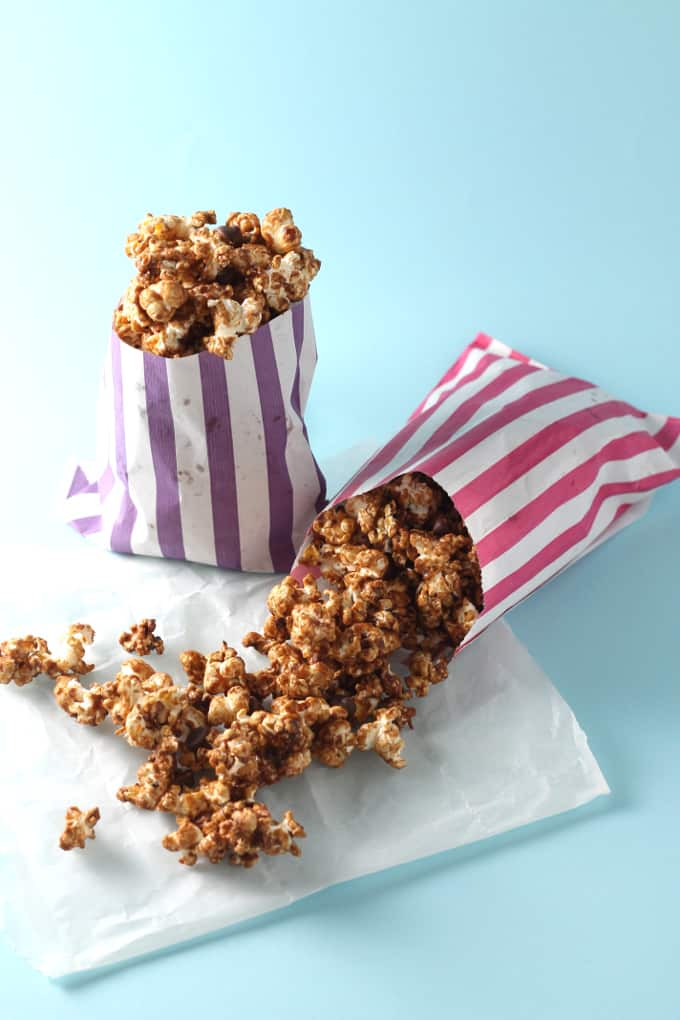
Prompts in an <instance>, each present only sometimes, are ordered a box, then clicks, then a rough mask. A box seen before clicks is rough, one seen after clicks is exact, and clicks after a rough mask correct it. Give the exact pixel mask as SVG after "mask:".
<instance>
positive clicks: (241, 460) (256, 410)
mask: <svg viewBox="0 0 680 1020" xmlns="http://www.w3.org/2000/svg"><path fill="white" fill-rule="evenodd" d="M255 335H256V334H255ZM224 371H225V374H226V378H227V391H228V395H229V411H230V415H231V432H232V437H233V444H234V468H235V474H236V492H237V501H238V523H239V534H240V544H241V568H242V569H243V570H262V571H267V572H271V571H272V570H273V567H272V560H271V556H270V554H269V482H268V480H267V448H266V445H265V439H264V424H263V422H262V415H261V410H260V395H259V392H258V389H257V378H256V376H255V365H254V362H253V352H252V341H251V339H250V337H245V336H243V337H241V339H240V340H239V342H238V343H237V344H234V357H233V359H232V360H231V361H225V362H224Z"/></svg>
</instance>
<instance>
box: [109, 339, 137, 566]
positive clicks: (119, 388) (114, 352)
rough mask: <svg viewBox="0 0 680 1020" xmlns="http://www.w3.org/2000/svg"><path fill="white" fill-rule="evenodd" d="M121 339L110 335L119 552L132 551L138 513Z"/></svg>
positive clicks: (114, 541)
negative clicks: (119, 486) (133, 496)
mask: <svg viewBox="0 0 680 1020" xmlns="http://www.w3.org/2000/svg"><path fill="white" fill-rule="evenodd" d="M121 344H122V340H119V339H118V337H117V336H116V334H115V333H113V334H112V335H111V381H112V384H113V417H114V422H115V430H116V431H115V440H116V476H117V477H118V478H119V479H120V481H121V483H122V485H123V491H122V493H121V497H120V508H119V510H118V516H117V518H116V521H115V523H114V525H113V527H112V529H111V548H112V549H115V551H116V552H126V553H129V552H132V543H131V536H132V528H133V525H134V523H135V519H136V517H137V508H136V507H135V505H134V503H133V502H132V500H131V499H130V493H129V491H128V472H127V454H126V452H125V420H124V418H123V374H122V368H121V363H120V362H121V355H120V348H121Z"/></svg>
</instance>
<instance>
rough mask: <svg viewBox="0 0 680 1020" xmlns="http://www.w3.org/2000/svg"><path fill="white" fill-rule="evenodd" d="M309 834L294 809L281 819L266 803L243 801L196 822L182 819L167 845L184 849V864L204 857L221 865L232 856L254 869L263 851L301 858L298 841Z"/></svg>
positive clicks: (228, 805) (234, 860) (232, 859)
mask: <svg viewBox="0 0 680 1020" xmlns="http://www.w3.org/2000/svg"><path fill="white" fill-rule="evenodd" d="M305 835H306V833H305V830H304V829H303V828H302V826H301V825H300V824H299V823H298V822H296V820H295V819H294V818H293V815H292V814H291V812H290V811H286V813H285V814H284V816H283V819H282V821H280V822H277V821H276V820H275V819H274V818H272V816H271V814H270V812H269V810H268V808H266V807H265V805H264V804H258V803H256V802H255V801H246V800H239V801H235V802H232V803H230V804H226V805H225V806H224V807H221V808H217V809H216V810H215V811H212V812H210V813H207V814H205V815H203V816H201V817H199V818H197V819H196V821H194V822H192V821H189V820H188V819H187V818H180V819H179V820H178V827H177V831H176V832H171V833H170V834H169V835H167V836H166V837H165V838H164V840H163V846H164V847H165V848H166V850H172V851H173V852H176V851H179V850H182V851H183V854H182V856H181V857H180V863H182V864H188V865H193V864H195V863H196V861H197V860H198V858H199V857H200V856H203V857H207V858H208V860H209V861H210V862H211V863H212V864H217V863H218V861H221V860H222V859H223V858H224V857H228V859H229V863H230V864H237V865H241V867H244V868H251V867H252V866H253V864H255V862H256V861H257V859H258V856H259V854H260V853H264V854H268V855H270V856H273V855H275V854H285V853H289V854H292V855H293V856H294V857H299V856H300V848H299V846H298V845H297V843H296V842H295V840H296V839H299V838H300V837H303V836H305Z"/></svg>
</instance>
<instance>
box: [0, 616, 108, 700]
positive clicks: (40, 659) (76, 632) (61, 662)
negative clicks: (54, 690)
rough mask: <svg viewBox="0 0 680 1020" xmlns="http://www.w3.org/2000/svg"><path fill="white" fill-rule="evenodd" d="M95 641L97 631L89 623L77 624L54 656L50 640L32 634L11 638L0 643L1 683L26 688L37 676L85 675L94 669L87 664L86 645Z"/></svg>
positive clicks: (73, 625)
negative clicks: (12, 683)
mask: <svg viewBox="0 0 680 1020" xmlns="http://www.w3.org/2000/svg"><path fill="white" fill-rule="evenodd" d="M93 641H94V631H93V630H92V627H90V626H89V625H88V624H86V623H74V624H72V625H71V626H70V627H69V629H68V630H67V632H66V634H65V635H64V637H63V638H62V641H61V643H60V646H59V648H58V649H57V651H56V653H54V654H53V653H52V652H51V651H50V649H49V647H48V645H47V641H45V639H44V638H41V637H34V636H33V635H32V634H28V635H27V636H26V637H23V638H10V639H9V640H7V641H3V642H2V643H0V683H1V684H8V683H11V682H12V681H14V683H15V684H16V685H17V687H24V686H25V685H26V684H29V683H30V682H31V680H34V679H35V678H36V677H37V676H42V675H45V676H50V677H52V678H54V677H57V676H59V675H60V674H68V675H71V676H72V675H74V674H75V675H78V676H82V675H83V674H85V673H89V672H90V671H91V670H92V669H94V666H93V665H91V664H90V663H87V662H85V654H86V648H85V646H86V645H91V644H92V642H93Z"/></svg>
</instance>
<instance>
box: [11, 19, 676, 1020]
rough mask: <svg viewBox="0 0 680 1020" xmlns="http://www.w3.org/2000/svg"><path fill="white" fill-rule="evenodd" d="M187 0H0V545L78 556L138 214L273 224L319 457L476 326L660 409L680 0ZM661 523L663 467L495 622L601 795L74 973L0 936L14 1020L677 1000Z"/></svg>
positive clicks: (671, 246) (344, 441)
mask: <svg viewBox="0 0 680 1020" xmlns="http://www.w3.org/2000/svg"><path fill="white" fill-rule="evenodd" d="M195 7H196V12H195V13H189V12H190V5H189V4H186V3H181V4H179V3H164V4H150V3H143V2H138V3H134V4H133V3H120V2H119V3H116V4H111V5H94V4H88V5H85V4H69V3H62V4H56V3H53V4H44V3H42V4H41V3H24V4H17V5H14V8H13V10H12V13H11V14H9V15H8V14H6V15H5V19H4V24H3V28H4V35H5V45H6V52H5V53H4V55H3V62H2V66H1V67H0V76H1V78H2V94H3V97H4V104H3V107H4V110H3V137H4V141H5V147H4V149H5V151H4V158H3V163H2V171H1V172H2V188H1V189H0V202H1V203H2V227H3V244H2V250H1V252H0V259H1V260H2V282H3V285H4V287H3V289H4V300H3V310H2V373H1V375H0V456H1V458H2V465H3V487H2V500H0V525H2V527H3V530H4V533H5V535H7V534H9V535H12V534H15V535H16V536H17V538H18V539H20V540H27V539H30V537H31V536H32V535H35V534H36V533H39V534H40V537H41V538H43V539H45V538H46V539H47V540H49V541H53V542H55V543H57V542H58V543H63V544H69V543H75V542H77V541H79V540H78V539H77V538H76V536H75V535H72V534H70V533H69V532H67V531H66V530H65V529H63V528H62V527H61V526H60V525H58V524H57V523H54V522H53V521H51V519H50V513H51V504H52V503H53V500H54V494H55V489H56V485H57V481H58V478H59V473H60V471H61V467H62V465H63V461H64V459H65V457H66V455H67V454H73V453H81V452H83V447H84V446H87V447H88V449H89V446H90V442H91V433H92V422H93V411H94V402H95V393H94V386H93V382H94V380H95V379H96V377H97V376H98V373H99V368H100V361H101V357H102V351H103V347H104V344H105V341H106V336H107V331H108V326H109V318H110V312H111V308H112V305H113V303H114V301H115V299H116V297H117V295H118V294H119V292H120V291H121V289H122V288H123V287H124V285H125V283H126V280H127V277H128V274H129V271H130V270H129V266H128V264H127V262H126V260H125V258H124V256H123V254H122V246H123V240H124V236H125V234H126V233H127V232H128V231H129V230H130V229H132V228H133V227H134V225H135V224H136V222H137V221H138V220H139V219H140V218H141V216H142V215H143V214H144V213H145V212H146V211H147V209H151V210H152V211H156V212H190V211H192V210H193V209H194V208H205V207H209V206H216V207H217V210H218V213H219V214H221V215H226V213H227V212H228V211H230V210H231V209H232V208H233V207H237V208H244V209H249V208H251V207H252V208H255V209H258V210H265V209H267V208H269V207H271V206H274V205H279V204H284V205H289V206H291V207H292V208H293V210H294V212H295V214H296V218H297V219H298V220H299V222H300V224H301V225H302V227H303V229H304V231H305V238H306V240H307V241H308V243H310V244H311V245H313V247H314V248H315V249H316V250H317V252H318V254H319V255H320V256H321V258H322V259H323V261H324V266H323V269H322V272H321V274H320V276H319V278H318V280H317V281H316V282H315V284H314V293H313V300H314V312H315V318H316V324H317V332H318V339H319V348H320V359H321V360H320V363H319V371H318V377H317V379H316V381H315V384H314V388H313V395H312V400H311V405H310V428H311V431H312V435H313V438H314V440H315V443H316V445H317V447H318V449H319V450H320V452H321V453H322V454H324V455H329V454H330V453H332V452H333V451H334V450H336V449H338V448H340V447H344V446H347V445H349V444H351V443H352V442H354V441H357V440H360V439H361V438H362V437H363V436H366V435H379V436H380V435H387V434H389V433H390V432H391V431H392V430H393V429H394V428H395V426H397V425H398V424H399V423H400V422H401V421H402V420H403V418H404V417H405V415H406V414H407V413H408V412H409V411H410V410H411V409H412V408H413V407H414V406H415V404H417V402H418V401H419V400H420V398H421V396H422V395H423V393H424V392H425V391H426V389H427V388H428V387H429V386H430V385H431V383H432V382H433V381H434V380H435V379H436V378H438V376H439V375H440V374H441V372H442V371H443V370H444V369H445V368H446V367H447V366H448V365H449V363H450V362H451V361H452V359H453V357H454V356H455V355H456V354H457V353H458V351H459V350H460V348H461V347H462V346H463V344H464V343H466V342H467V341H468V340H469V339H471V337H472V336H473V335H474V334H475V333H476V332H477V331H478V330H480V329H482V330H485V331H487V332H490V333H493V334H495V335H496V336H498V337H500V338H502V339H503V340H505V341H507V342H509V343H511V344H513V345H514V346H517V347H519V348H520V349H522V350H524V351H526V352H527V353H530V354H531V355H533V356H534V357H537V358H540V359H541V360H543V361H547V362H548V363H551V364H553V365H554V366H555V367H558V368H560V369H563V370H566V371H570V372H574V373H575V374H579V375H582V376H585V377H587V378H591V379H593V380H596V381H598V382H599V383H600V384H601V385H603V386H606V387H607V388H608V389H609V390H610V391H611V392H612V393H614V394H616V395H618V396H621V397H623V398H626V399H629V400H631V401H633V402H634V403H637V404H638V405H639V406H641V407H645V408H647V409H649V410H656V411H659V412H667V413H668V412H675V413H676V414H678V413H680V337H679V330H678V321H679V320H680V287H679V286H678V269H679V265H678V236H679V234H680V199H679V187H678V182H679V181H680V146H679V143H678V124H677V115H678V108H679V103H680V65H679V62H678V47H679V45H680V6H678V4H676V3H673V2H671V0H669V2H667V3H662V2H658V0H657V2H649V0H645V2H643V0H639V2H628V0H619V2H616V3H614V2H612V3H603V2H583V0H577V2H571V3H557V2H546V3H540V2H538V0H536V2H524V3H503V2H497V3H491V2H482V3H476V4H468V3H458V2H456V3H448V4H447V3H441V4H439V3H432V2H425V3H423V2H421V3H418V4H413V5H411V4H407V3H403V2H399V3H396V2H392V3H389V4H388V3H384V4H383V3H364V4H361V3H356V2H351V3H349V2H346V3H344V4H342V5H339V4H338V5H328V4H325V3H320V2H316V3H305V4H300V3H298V4H296V3H293V2H291V3H288V4H282V3H277V4H275V3H265V2H260V3H257V4H247V3H239V4H217V3H215V4H212V5H211V4H207V3H197V4H196V5H195ZM679 525H680V487H679V486H677V485H676V486H675V487H674V488H671V489H668V490H666V491H663V492H662V493H660V494H659V495H658V496H657V497H656V500H655V504H654V507H653V509H652V511H651V512H650V514H649V515H648V517H647V518H646V519H644V520H643V521H642V522H641V523H639V524H638V525H636V526H635V527H634V528H632V529H630V530H629V531H626V532H624V533H623V534H622V535H621V536H619V537H617V538H616V539H615V540H614V541H613V542H611V543H609V544H607V545H605V546H604V547H602V548H601V549H599V550H597V551H596V552H595V553H594V554H593V555H592V556H590V557H589V558H587V559H586V560H585V561H583V562H581V563H580V564H578V565H577V566H576V567H574V569H573V570H570V571H568V572H567V573H566V574H564V575H562V576H561V577H560V578H558V579H557V580H556V581H555V582H553V583H552V584H551V585H549V586H548V587H547V588H545V589H544V590H542V591H541V592H539V593H538V594H537V595H536V596H535V597H534V598H533V599H531V600H530V601H529V602H528V603H526V604H525V605H523V606H522V607H521V608H519V609H518V610H516V611H515V612H514V613H513V614H512V616H511V623H512V624H513V626H514V628H515V630H516V632H517V634H518V635H519V637H520V638H521V639H522V640H524V641H525V642H526V644H527V645H528V646H529V647H530V649H531V650H532V651H533V653H534V654H535V655H536V657H537V658H538V660H539V661H540V662H541V664H542V665H543V667H544V668H545V669H546V671H547V672H548V673H549V675H550V676H551V677H552V679H553V680H554V682H555V683H556V684H557V686H558V687H559V688H560V690H561V691H562V693H563V694H564V696H565V697H566V698H567V700H568V701H569V702H570V704H571V705H572V707H573V708H574V710H575V712H576V715H577V717H578V718H579V720H580V722H581V723H582V725H583V726H584V728H585V730H586V731H587V733H588V734H589V737H590V742H591V746H592V747H593V749H594V751H595V753H596V755H597V756H598V759H599V761H600V763H601V765H602V768H603V770H604V772H605V774H606V776H607V778H608V780H609V782H610V784H611V786H612V789H613V794H612V796H611V798H609V799H607V800H604V801H603V800H600V801H598V802H596V803H595V804H593V805H591V806H590V807H588V808H586V809H583V810H581V811H580V812H578V813H574V814H572V815H569V816H563V817H561V818H559V819H556V820H553V821H549V822H546V823H542V824H539V825H535V826H532V827H530V828H528V829H525V830H521V831H518V832H515V833H511V834H509V835H507V836H504V837H501V838H497V839H494V840H491V841H489V842H486V843H483V844H479V845H476V846H472V847H468V848H466V849H465V850H462V851H457V852H452V853H447V854H442V855H440V856H438V857H436V858H433V859H430V860H425V861H421V862H418V863H416V864H413V865H409V866H406V867H402V868H398V869H395V870H393V871H390V872H387V873H383V874H380V875H377V876H375V877H372V878H368V879H364V880H362V881H358V882H353V883H351V884H349V885H345V886H342V887H339V888H335V889H332V890H329V891H327V892H325V893H321V894H319V895H317V896H315V897H313V898H311V899H309V900H306V901H304V902H302V903H299V904H297V905H295V906H294V907H292V908H291V909H289V910H287V911H285V912H282V913H279V914H277V915H275V916H273V917H270V918H266V919H264V920H260V921H258V922H256V923H253V924H249V925H247V926H245V927H244V928H243V929H242V930H240V931H239V932H238V933H236V934H231V935H228V936H220V937H217V938H214V939H212V940H209V941H207V942H204V943H202V944H200V945H193V946H191V947H189V948H183V949H180V950H178V951H176V952H173V953H171V954H167V955H165V956H162V957H159V958H156V959H152V960H146V961H144V962H141V963H138V964H136V965H133V966H130V967H127V968H125V969H119V970H115V971H113V972H111V973H109V974H107V975H105V976H103V977H99V978H96V979H91V980H88V981H85V982H79V983H73V984H51V983H50V982H48V981H47V980H46V979H45V978H43V977H41V976H40V975H38V974H36V973H34V972H33V971H31V969H30V968H29V967H28V966H27V965H26V964H25V963H24V962H22V961H21V960H19V959H18V958H16V957H15V956H14V954H13V953H12V952H11V950H10V949H9V947H8V946H7V945H6V944H5V943H3V942H2V941H1V939H0V1015H1V1016H2V1017H3V1020H4V1018H7V1020H15V1018H24V1017H27V1018H34V1017H35V1018H38V1017H41V1018H42V1017H50V1018H51V1020H61V1018H67V1017H68V1018H71V1020H72V1018H73V1017H74V1016H75V1017H81V1016H82V1017H85V1016H93V1017H97V1018H98V1020H109V1018H114V1017H115V1018H116V1020H119V1018H120V1016H121V1011H122V1012H125V1013H128V1014H129V1013H132V1012H134V1014H135V1015H140V1016H144V1017H146V1018H148V1020H154V1018H157V1017H158V1018H160V1017H163V1018H164V1020H168V1018H170V1017H175V1016H180V1015H182V1016H192V1017H193V1016H200V1015H205V1014H208V1013H209V1014H210V1015H213V1013H214V1011H215V1010H217V1011H218V1013H219V1015H223V1014H224V1015H228V1016H235V1017H238V1016H248V1017H251V1016H252V1017H264V1016H268V1015H270V1014H271V1015H275V1016H276V1017H277V1018H278V1020H288V1018H291V1020H292V1018H293V1017H296V1018H299V1017H305V1018H306V1017H309V1018H317V1017H324V1018H326V1020H336V1018H337V1020H341V1018H342V1020H348V1018H355V1017H357V1018H359V1017H361V1018H363V1017H369V1016H370V1017H383V1016H389V1017H390V1018H392V1020H402V1018H403V1020H406V1018H411V1017H416V1016H423V1015H427V1016H432V1017H435V1016H437V1017H438V1016H455V1017H461V1018H464V1020H520V1018H521V1020H525V1018H527V1020H533V1018H540V1020H546V1018H549V1020H553V1018H554V1020H562V1018H564V1020H573V1018H575V1017H584V1018H591V1017H592V1018H598V1020H599V1018H604V1017H615V1018H616V1020H637V1018H639V1017H640V1016H650V1017H653V1018H654V1020H677V1018H678V1017H680V977H679V975H678V966H677V961H678V949H679V948H680V946H679V941H680V940H679V937H678V914H679V908H680V880H679V878H678V875H679V871H680V869H679V863H680V792H679V791H680V741H679V736H678V734H679V732H680V712H679V710H680V665H679V664H680V625H679V624H680V582H679V581H678V578H679V577H680V538H679V532H680V529H679ZM30 569H32V570H34V571H35V574H36V583H39V577H40V564H39V563H34V564H31V565H30ZM35 625H36V627H37V626H38V622H37V621H36V624H35ZM76 907H77V905H76V904H74V909H75V908H76Z"/></svg>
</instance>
